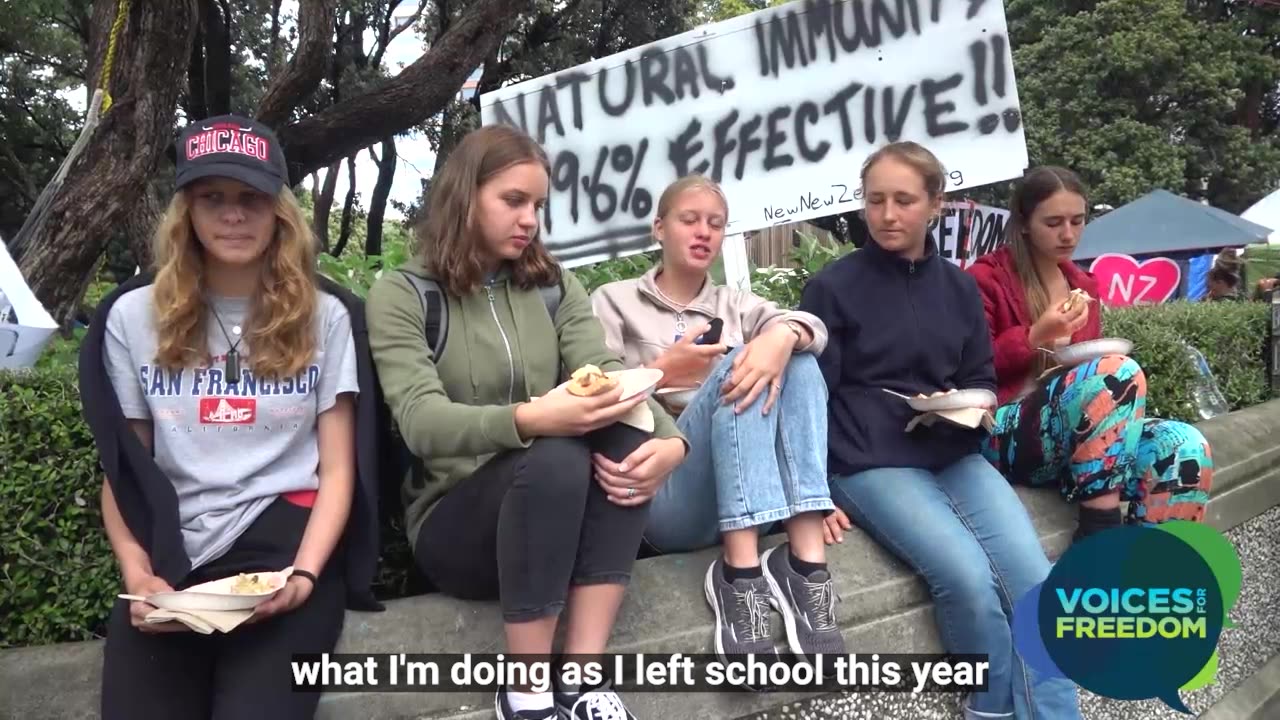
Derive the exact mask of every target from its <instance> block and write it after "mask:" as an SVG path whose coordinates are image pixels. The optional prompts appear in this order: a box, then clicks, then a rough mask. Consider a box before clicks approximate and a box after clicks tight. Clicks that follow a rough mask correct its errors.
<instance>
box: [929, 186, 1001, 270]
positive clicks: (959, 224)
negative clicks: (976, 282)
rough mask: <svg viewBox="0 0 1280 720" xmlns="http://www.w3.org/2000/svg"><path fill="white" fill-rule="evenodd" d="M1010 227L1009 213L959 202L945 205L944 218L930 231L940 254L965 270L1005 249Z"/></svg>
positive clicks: (969, 202) (985, 206) (987, 206)
mask: <svg viewBox="0 0 1280 720" xmlns="http://www.w3.org/2000/svg"><path fill="white" fill-rule="evenodd" d="M1008 224H1009V211H1008V210H1004V209H1001V208H997V207H991V206H989V205H979V204H977V203H975V202H972V201H968V200H956V201H950V202H946V203H943V205H942V217H941V219H940V221H939V222H938V224H937V225H936V226H934V227H933V229H932V230H931V231H930V232H931V233H932V234H933V239H934V241H935V242H937V243H938V254H939V255H941V256H942V257H944V258H946V259H947V260H950V261H951V262H953V263H955V264H956V265H959V266H960V267H962V268H963V267H968V266H969V265H970V264H971V263H972V262H973V261H974V260H977V259H978V258H980V257H982V256H983V255H986V254H987V253H991V252H995V251H996V250H999V249H1000V248H1001V247H1003V246H1004V244H1005V242H1006V241H1007V239H1008V233H1007V228H1008Z"/></svg>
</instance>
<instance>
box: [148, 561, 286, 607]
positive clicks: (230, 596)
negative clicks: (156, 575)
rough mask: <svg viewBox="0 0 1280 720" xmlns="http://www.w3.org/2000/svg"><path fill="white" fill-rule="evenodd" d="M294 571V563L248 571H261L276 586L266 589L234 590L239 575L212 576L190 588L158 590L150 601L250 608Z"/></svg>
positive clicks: (159, 604) (165, 604)
mask: <svg viewBox="0 0 1280 720" xmlns="http://www.w3.org/2000/svg"><path fill="white" fill-rule="evenodd" d="M292 572H293V568H292V567H288V568H285V569H284V570H281V571H280V572H258V573H246V574H251V575H257V576H258V579H260V580H263V581H265V582H268V583H270V585H271V587H272V590H270V591H268V592H263V593H255V594H242V593H233V592H231V588H232V586H234V585H235V582H236V577H237V576H235V575H232V576H231V577H226V578H222V579H221V580H212V581H210V582H207V583H201V584H199V585H192V586H191V587H189V588H187V589H186V590H176V591H174V592H166V593H156V594H155V595H148V596H147V602H148V603H150V604H152V605H155V606H156V607H158V608H163V609H165V610H249V609H251V608H255V607H257V606H259V605H261V604H262V603H264V602H266V601H267V600H269V599H271V597H272V596H274V595H275V594H276V593H277V592H278V591H279V590H280V588H282V587H284V583H285V581H286V580H288V579H289V575H290V574H291V573H292Z"/></svg>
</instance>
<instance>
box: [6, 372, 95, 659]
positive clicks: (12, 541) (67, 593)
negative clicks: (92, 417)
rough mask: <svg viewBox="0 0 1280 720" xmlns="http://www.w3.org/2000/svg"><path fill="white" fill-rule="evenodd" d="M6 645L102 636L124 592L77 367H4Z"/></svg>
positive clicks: (35, 643) (36, 643) (34, 643)
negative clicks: (104, 521) (105, 527)
mask: <svg viewBox="0 0 1280 720" xmlns="http://www.w3.org/2000/svg"><path fill="white" fill-rule="evenodd" d="M0 397H3V398H4V402H2V403H0V457H3V458H4V459H5V460H4V481H3V482H0V511H3V514H4V517H5V518H6V520H5V524H6V528H5V532H4V533H3V534H0V563H2V564H0V571H2V572H0V647H5V646H22V645H38V644H44V643H53V642H62V641H68V640H84V639H91V638H93V637H97V636H100V635H101V633H102V630H103V626H104V624H105V621H106V617H107V614H108V613H109V612H110V609H111V604H112V600H113V598H114V596H115V594H116V593H117V592H119V591H120V583H119V580H118V577H117V572H116V566H115V559H114V557H113V555H112V554H111V548H110V546H109V545H108V543H107V538H106V534H105V533H104V532H103V530H102V515H101V512H100V510H99V500H98V497H99V491H100V489H101V487H102V476H101V474H100V472H99V468H98V462H97V454H96V452H95V451H94V447H93V439H92V437H91V436H90V435H89V430H88V428H87V427H86V426H85V425H84V423H83V422H82V420H81V417H80V398H79V394H78V393H77V391H76V382H75V371H74V369H71V368H59V369H55V370H48V371H40V370H37V371H31V372H7V371H0Z"/></svg>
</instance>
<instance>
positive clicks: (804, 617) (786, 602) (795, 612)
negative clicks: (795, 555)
mask: <svg viewBox="0 0 1280 720" xmlns="http://www.w3.org/2000/svg"><path fill="white" fill-rule="evenodd" d="M790 552H791V548H790V544H789V543H783V544H781V545H778V546H776V547H772V548H769V549H768V550H766V551H765V553H764V555H763V556H761V558H760V565H761V567H763V568H764V579H765V581H767V582H768V583H769V589H770V591H771V592H772V595H773V602H772V604H773V606H774V607H776V608H777V609H778V613H779V614H781V615H782V622H783V624H784V625H785V626H786V628H787V645H788V646H790V648H791V652H793V653H795V654H796V655H798V656H800V657H809V656H810V655H814V654H821V655H843V654H844V652H845V644H844V636H843V635H842V634H840V625H839V624H838V623H837V622H836V613H835V604H836V591H835V585H834V583H832V582H831V574H830V573H828V572H826V571H825V570H819V571H817V572H815V573H812V574H811V575H809V576H808V577H805V576H804V575H801V574H800V573H798V572H796V571H795V568H793V567H791V561H790V559H789V556H790Z"/></svg>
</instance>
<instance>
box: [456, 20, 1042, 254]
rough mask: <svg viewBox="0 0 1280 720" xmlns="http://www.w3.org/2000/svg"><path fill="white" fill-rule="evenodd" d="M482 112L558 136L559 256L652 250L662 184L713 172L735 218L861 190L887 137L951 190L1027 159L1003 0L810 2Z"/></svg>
mask: <svg viewBox="0 0 1280 720" xmlns="http://www.w3.org/2000/svg"><path fill="white" fill-rule="evenodd" d="M481 105H482V111H481V113H482V118H483V120H484V122H485V123H487V124H491V123H499V122H500V123H507V124H511V125H515V126H517V127H520V128H523V129H524V130H525V131H527V132H529V133H530V134H531V135H533V136H534V137H535V138H536V139H537V140H538V141H539V142H541V143H543V145H544V146H545V147H546V149H547V153H548V155H549V157H550V158H551V162H552V181H551V185H552V192H551V197H550V198H549V202H548V203H547V209H546V212H545V214H544V230H545V231H546V235H545V239H546V241H547V243H548V246H549V247H550V248H551V250H552V252H553V253H554V254H555V255H556V256H557V257H558V258H559V259H560V260H561V261H562V262H564V263H565V264H566V265H569V266H574V265H581V264H585V263H588V262H593V261H596V260H600V259H603V258H607V257H613V256H619V255H625V254H629V253H633V252H638V251H641V250H644V249H646V248H647V247H649V246H650V243H651V240H650V238H649V226H650V221H651V219H652V212H653V210H654V206H655V205H656V203H657V196H658V194H659V193H661V192H662V189H663V188H664V187H666V185H667V184H668V183H670V182H671V181H672V180H674V179H676V178H677V177H680V176H682V175H685V174H688V173H690V172H700V173H705V174H708V175H710V176H712V177H713V178H715V179H717V180H719V181H720V182H722V183H723V184H724V187H725V191H726V193H727V194H728V196H729V201H730V226H729V228H728V230H729V231H730V232H742V231H745V230H751V229H755V228H760V227H764V226H767V225H772V224H779V223H785V222H794V221H798V220H804V219H807V218H812V217H821V216H825V215H830V214H833V213H837V212H842V211H846V210H849V209H851V208H853V207H857V205H855V203H858V204H860V199H861V192H860V189H859V181H858V174H859V169H860V167H861V164H862V162H863V160H865V159H866V157H867V156H868V155H869V154H870V153H871V152H872V151H873V150H874V149H875V148H876V147H878V146H880V145H883V144H884V143H886V142H890V141H893V140H899V139H908V140H916V141H918V142H921V143H922V144H925V145H926V146H928V147H929V148H930V149H931V150H933V151H934V152H935V153H936V154H937V155H938V156H939V158H940V159H941V160H942V161H943V163H944V164H945V165H946V166H947V169H948V170H949V171H950V172H949V182H948V189H949V190H956V189H959V188H966V187H974V186H978V185H984V184H988V183H992V182H997V181H1000V180H1005V179H1008V178H1012V177H1016V176H1019V175H1021V173H1022V171H1023V169H1024V168H1025V167H1026V165H1027V154H1026V141H1025V138H1024V135H1023V131H1022V117H1021V113H1020V111H1019V104H1018V95H1017V89H1016V87H1015V84H1014V78H1013V66H1012V58H1011V54H1010V48H1009V43H1008V39H1007V30H1006V26H1005V17H1004V8H1003V5H1002V4H1001V2H1000V1H999V0H846V1H845V2H831V1H830V0H798V1H797V2H792V3H788V4H787V5H783V6H780V7H777V8H770V9H767V10H761V11H759V12H755V13H751V14H749V15H744V16H741V17H737V18H733V19H731V20H726V21H724V22H721V23H716V24H714V25H709V26H706V27H704V28H701V29H697V30H693V31H690V32H688V33H684V34H682V35H677V36H674V37H670V38H666V39H664V40H660V41H658V42H655V43H652V44H650V45H646V46H643V47H639V48H634V49H632V50H628V51H626V52H623V53H619V54H617V55H613V56H610V57H607V58H602V59H599V60H595V61H592V62H590V63H586V64H583V65H579V66H577V67H574V68H570V69H568V70H565V71H563V72H559V73H557V74H555V75H551V76H545V77H542V78H538V79H536V80H530V81H528V82H524V83H520V84H518V85H513V86H510V87H506V88H502V89H500V90H497V91H494V92H491V93H487V94H485V95H484V96H483V98H482V99H481Z"/></svg>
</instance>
